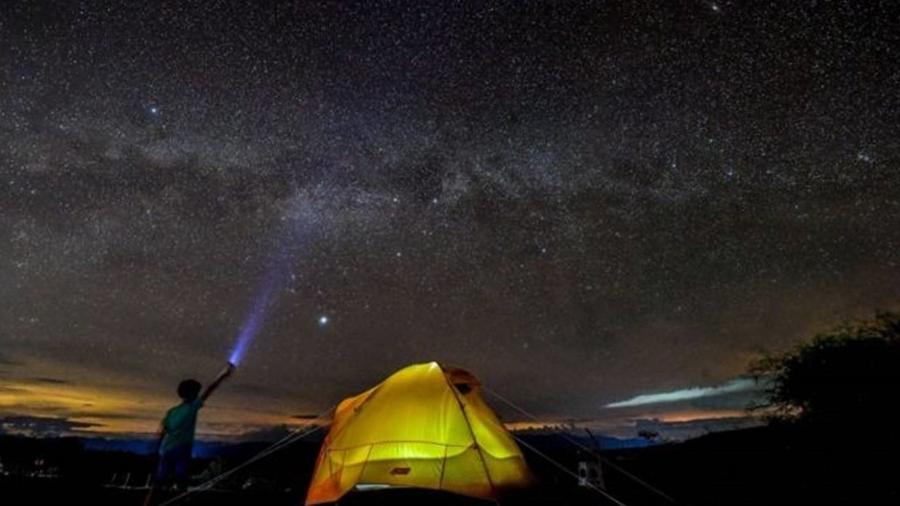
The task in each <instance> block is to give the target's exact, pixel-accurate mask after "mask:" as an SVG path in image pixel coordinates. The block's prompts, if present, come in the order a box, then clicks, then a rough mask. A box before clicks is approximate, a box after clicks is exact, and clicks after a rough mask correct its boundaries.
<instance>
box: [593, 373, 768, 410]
mask: <svg viewBox="0 0 900 506" xmlns="http://www.w3.org/2000/svg"><path fill="white" fill-rule="evenodd" d="M761 389H762V386H761V384H760V383H759V382H758V381H756V380H754V379H752V378H736V379H733V380H730V381H728V382H726V383H723V384H721V385H716V386H712V387H690V388H682V389H679V390H672V391H669V392H657V393H652V394H643V395H638V396H636V397H632V398H631V399H627V400H624V401H618V402H612V403H610V404H607V405H606V406H604V407H606V408H631V407H635V406H646V405H650V404H661V403H671V402H680V401H693V400H698V399H704V398H708V397H721V396H729V395H733V394H738V393H745V392H755V391H759V390H761Z"/></svg>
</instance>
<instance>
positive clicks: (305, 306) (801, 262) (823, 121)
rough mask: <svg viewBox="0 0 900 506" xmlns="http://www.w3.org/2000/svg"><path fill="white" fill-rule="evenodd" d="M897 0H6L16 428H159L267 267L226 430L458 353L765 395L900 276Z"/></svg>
mask: <svg viewBox="0 0 900 506" xmlns="http://www.w3.org/2000/svg"><path fill="white" fill-rule="evenodd" d="M891 4H892V2H889V1H875V0H873V1H867V2H825V1H816V0H811V1H803V2H737V1H722V2H705V1H687V0H685V1H667V2H637V1H633V2H621V1H596V2H576V1H562V2H532V1H528V2H520V1H495V2H487V1H471V2H449V1H448V2H378V3H376V2H306V1H274V0H267V1H261V2H252V3H251V2H244V1H229V0H221V1H177V2H176V1H169V0H167V1H161V2H138V1H130V0H124V1H117V2H111V1H102V0H96V1H88V0H84V1H74V0H73V1H67V2H51V1H48V0H33V1H18V0H13V1H9V2H3V4H2V6H0V430H6V431H10V432H12V431H16V430H19V431H29V430H30V431H32V432H35V433H41V432H44V433H46V432H72V431H76V432H78V431H87V432H98V433H142V432H149V431H152V430H154V428H155V427H156V425H157V421H158V419H159V418H160V417H161V415H162V414H163V412H164V410H165V409H166V408H167V407H168V406H169V405H171V404H174V403H176V402H177V397H176V396H175V394H174V389H175V386H176V384H177V382H178V381H179V380H180V379H182V378H185V377H197V378H198V379H200V380H202V381H209V380H210V379H211V378H212V377H213V376H214V375H215V373H216V372H217V371H218V370H219V369H220V368H221V366H222V365H223V364H224V362H225V360H226V359H227V357H228V354H229V351H230V350H231V348H232V346H233V343H234V340H235V338H236V335H237V334H238V332H239V330H240V328H241V327H242V325H244V322H245V321H246V320H247V318H248V312H249V311H250V310H251V308H253V307H254V306H260V304H259V303H258V300H259V299H260V297H261V295H260V294H261V293H263V292H265V291H266V290H267V289H270V290H271V293H272V296H271V298H270V299H269V301H268V304H262V306H263V307H264V309H265V311H264V317H263V318H262V320H261V321H262V323H261V325H260V328H259V332H258V334H257V335H256V338H255V340H253V342H252V343H251V344H250V346H249V348H248V350H247V353H246V357H245V358H244V361H243V363H242V364H241V367H240V368H239V370H238V372H237V374H236V375H235V377H234V378H233V379H232V380H230V382H229V383H228V384H226V385H225V386H224V387H223V388H222V390H221V393H220V394H219V395H218V396H217V397H215V398H213V400H211V401H210V403H209V406H208V408H207V409H206V410H205V411H204V414H203V416H202V417H201V429H200V430H201V432H203V433H204V434H210V435H216V434H219V435H223V434H228V435H234V434H243V433H247V432H252V431H254V430H261V429H262V428H265V427H268V426H271V425H275V424H284V423H287V424H292V423H301V422H302V421H303V420H306V419H308V417H309V415H310V414H312V413H318V412H320V411H322V410H324V409H326V408H328V407H329V406H330V405H332V404H333V403H334V402H336V401H338V400H340V399H341V398H343V397H346V396H349V395H352V394H355V393H357V392H359V391H361V390H363V389H365V388H368V387H370V386H371V385H373V384H374V383H376V382H377V381H379V380H380V379H382V378H384V377H385V376H386V375H388V374H389V373H390V372H392V371H393V370H395V369H397V368H399V367H402V366H404V365H407V364H409V363H415V362H423V361H429V360H438V361H441V362H445V363H449V364H454V365H458V366H461V367H464V368H466V369H469V370H471V371H472V372H473V373H475V374H476V375H477V376H478V377H480V378H481V380H482V381H483V382H484V383H485V384H487V385H488V386H490V387H491V388H492V389H494V390H496V391H498V392H501V393H502V394H503V395H505V396H506V397H508V398H510V399H512V400H514V401H515V402H517V403H519V404H521V405H522V406H523V407H525V408H526V409H528V410H530V411H532V412H534V413H536V414H538V416H540V417H541V418H543V419H545V420H550V421H554V420H555V421H559V420H572V419H574V420H582V421H588V422H591V423H595V424H597V425H599V426H601V427H606V428H608V429H610V430H614V429H615V428H616V427H618V428H621V427H625V426H634V425H635V421H636V420H643V419H651V418H655V419H658V420H662V421H665V420H672V421H678V422H683V421H685V420H691V419H697V418H716V417H724V416H729V415H734V414H737V415H739V414H740V408H741V407H742V406H743V404H745V403H746V402H745V401H747V400H748V398H749V397H752V394H753V393H754V392H755V391H757V390H758V387H757V386H754V385H753V384H751V383H750V382H748V381H747V380H746V378H743V377H742V375H743V374H744V373H745V372H746V368H747V365H748V364H749V363H750V362H751V361H752V360H753V359H754V358H755V357H758V356H759V355H760V353H763V352H766V351H779V350H784V349H786V348H788V347H790V346H792V345H793V344H795V343H797V342H799V341H800V340H802V339H805V338H807V337H809V336H810V335H811V334H813V333H814V332H816V331H818V330H822V329H823V328H824V327H827V326H829V325H831V324H833V323H835V322H838V321H840V320H843V319H845V318H850V317H858V316H866V315H869V314H871V313H872V311H874V310H875V309H879V308H896V307H897V304H898V303H900V283H897V281H898V279H900V265H898V262H900V258H898V254H897V251H898V247H900V175H898V169H900V144H898V139H900V91H898V90H900V40H898V38H900V32H898V31H897V30H896V26H898V22H900V19H898V17H900V16H898V13H897V10H896V9H892V8H891ZM495 404H496V403H495ZM499 407H501V406H499V405H498V408H499ZM500 412H501V414H502V415H504V416H506V417H507V419H510V421H516V418H515V417H516V415H515V414H510V413H509V412H508V411H504V410H503V409H501V410H500Z"/></svg>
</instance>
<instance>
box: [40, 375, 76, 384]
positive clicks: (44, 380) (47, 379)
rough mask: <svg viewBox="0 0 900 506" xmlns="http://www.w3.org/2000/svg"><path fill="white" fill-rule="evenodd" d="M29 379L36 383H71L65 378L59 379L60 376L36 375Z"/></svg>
mask: <svg viewBox="0 0 900 506" xmlns="http://www.w3.org/2000/svg"><path fill="white" fill-rule="evenodd" d="M31 381H34V382H37V383H50V384H53V385H69V384H71V383H72V382H71V381H69V380H65V379H61V378H50V377H47V376H38V377H35V378H31Z"/></svg>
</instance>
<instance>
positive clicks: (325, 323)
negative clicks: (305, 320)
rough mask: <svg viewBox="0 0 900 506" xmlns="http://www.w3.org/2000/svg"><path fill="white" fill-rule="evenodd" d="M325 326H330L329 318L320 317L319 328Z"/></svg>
mask: <svg viewBox="0 0 900 506" xmlns="http://www.w3.org/2000/svg"><path fill="white" fill-rule="evenodd" d="M325 325H328V316H326V315H322V316H320V317H319V326H320V327H324V326H325Z"/></svg>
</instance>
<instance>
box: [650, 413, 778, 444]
mask: <svg viewBox="0 0 900 506" xmlns="http://www.w3.org/2000/svg"><path fill="white" fill-rule="evenodd" d="M634 422H635V424H634V431H635V433H640V432H643V431H647V432H655V433H657V434H659V437H660V438H662V439H664V440H668V441H684V440H686V439H691V438H695V437H699V436H703V435H705V434H709V433H711V432H723V431H729V430H740V429H748V428H751V427H758V426H760V425H763V424H764V423H765V422H764V421H763V419H761V418H759V417H754V416H726V417H713V418H698V419H695V420H687V421H668V420H660V419H656V418H650V419H638V420H635V421H634Z"/></svg>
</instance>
